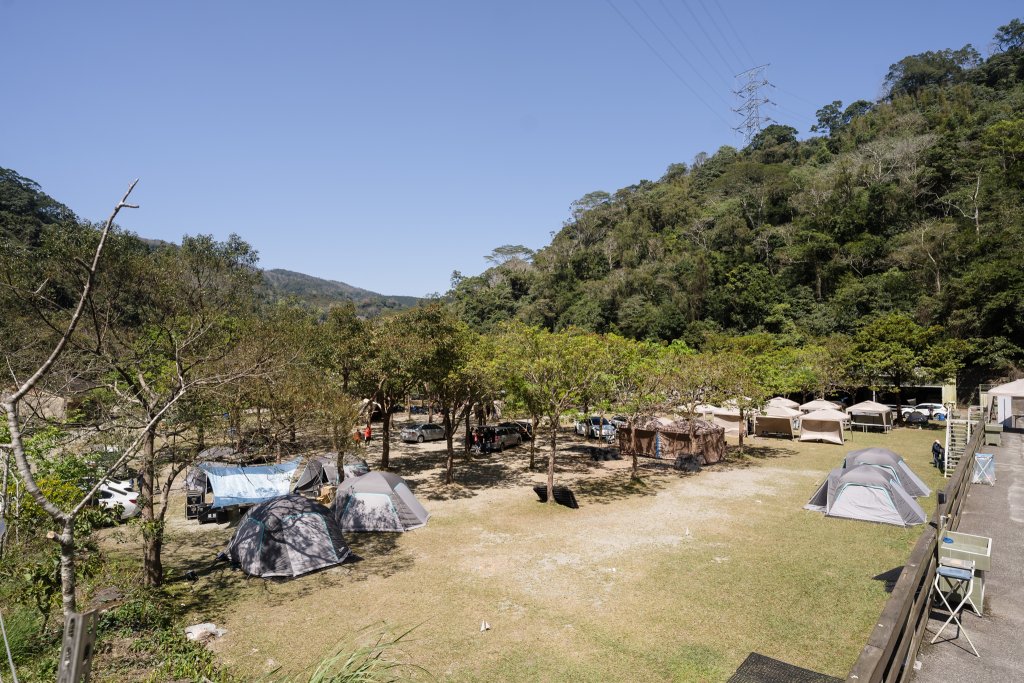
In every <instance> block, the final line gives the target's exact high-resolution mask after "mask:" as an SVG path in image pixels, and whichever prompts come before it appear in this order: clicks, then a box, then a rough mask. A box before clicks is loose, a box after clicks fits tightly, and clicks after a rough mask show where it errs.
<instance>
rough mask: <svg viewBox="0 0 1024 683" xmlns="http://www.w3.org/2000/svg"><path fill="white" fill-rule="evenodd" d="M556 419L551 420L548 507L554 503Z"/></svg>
mask: <svg viewBox="0 0 1024 683" xmlns="http://www.w3.org/2000/svg"><path fill="white" fill-rule="evenodd" d="M558 418H559V416H557V415H554V416H552V418H551V452H550V453H549V454H548V505H554V503H555V449H556V447H557V445H558Z"/></svg>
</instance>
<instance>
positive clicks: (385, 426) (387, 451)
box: [380, 412, 391, 471]
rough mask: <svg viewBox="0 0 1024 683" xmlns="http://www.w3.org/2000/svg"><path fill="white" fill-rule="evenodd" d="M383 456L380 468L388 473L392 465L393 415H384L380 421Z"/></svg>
mask: <svg viewBox="0 0 1024 683" xmlns="http://www.w3.org/2000/svg"><path fill="white" fill-rule="evenodd" d="M380 439H381V456H380V468H381V469H382V470H385V471H387V469H388V466H389V465H390V463H391V414H390V413H387V412H386V413H384V419H383V420H381V421H380Z"/></svg>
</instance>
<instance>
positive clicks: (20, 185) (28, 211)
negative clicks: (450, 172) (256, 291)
mask: <svg viewBox="0 0 1024 683" xmlns="http://www.w3.org/2000/svg"><path fill="white" fill-rule="evenodd" d="M78 221H79V219H78V218H77V217H76V216H75V214H74V212H72V211H71V210H70V209H69V208H68V207H66V206H64V205H63V204H61V203H59V202H58V201H56V200H55V199H53V198H52V197H50V196H49V195H47V194H46V193H44V192H43V191H42V189H41V188H40V187H39V185H38V183H36V182H35V181H33V180H31V179H29V178H25V177H23V176H21V175H19V174H18V173H17V172H16V171H13V170H10V169H6V168H0V248H3V249H11V250H16V251H20V252H22V253H23V254H24V257H25V258H30V254H31V251H32V249H34V248H35V246H36V245H37V242H38V239H39V236H40V234H41V232H42V230H43V229H44V228H45V227H46V226H48V225H53V224H60V223H77V222H78ZM141 241H142V242H143V243H144V244H146V245H148V246H149V247H150V248H153V249H156V248H159V247H165V246H168V245H169V244H170V243H168V242H165V241H163V240H155V239H146V238H141ZM263 277H264V280H265V281H266V283H267V287H268V289H269V292H270V297H271V299H284V298H289V297H294V298H296V299H299V300H300V301H303V302H305V303H306V304H308V305H310V306H312V307H314V308H321V309H327V308H329V307H330V305H331V304H334V303H340V302H343V301H352V302H354V303H355V305H356V310H357V312H358V313H359V314H360V315H362V316H366V317H371V316H374V315H378V314H380V313H382V312H385V311H389V310H401V309H403V308H409V307H411V306H414V305H415V304H416V303H417V302H418V301H419V299H417V298H416V297H411V296H385V295H383V294H377V293H376V292H370V291H368V290H365V289H360V288H358V287H353V286H351V285H348V284H345V283H344V282H336V281H333V280H323V279H321V278H317V277H313V276H311V275H305V274H303V273H295V272H292V271H289V270H279V269H275V270H267V271H264V272H263Z"/></svg>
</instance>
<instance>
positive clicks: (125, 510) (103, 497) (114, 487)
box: [96, 479, 142, 519]
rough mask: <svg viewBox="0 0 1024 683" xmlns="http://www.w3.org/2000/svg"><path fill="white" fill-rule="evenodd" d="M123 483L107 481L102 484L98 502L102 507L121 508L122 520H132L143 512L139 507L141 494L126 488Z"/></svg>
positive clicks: (98, 491)
mask: <svg viewBox="0 0 1024 683" xmlns="http://www.w3.org/2000/svg"><path fill="white" fill-rule="evenodd" d="M121 484H123V482H119V481H118V482H115V481H111V480H109V479H108V480H107V481H105V482H103V483H102V484H100V487H99V489H97V491H96V501H97V503H98V504H99V506H100V507H103V508H106V509H108V510H116V509H117V506H118V505H120V506H121V519H131V518H132V517H134V516H136V515H137V514H139V513H140V512H141V511H142V508H140V507H139V494H138V493H137V492H135V491H132V490H130V489H128V488H125V487H124V486H123V485H121Z"/></svg>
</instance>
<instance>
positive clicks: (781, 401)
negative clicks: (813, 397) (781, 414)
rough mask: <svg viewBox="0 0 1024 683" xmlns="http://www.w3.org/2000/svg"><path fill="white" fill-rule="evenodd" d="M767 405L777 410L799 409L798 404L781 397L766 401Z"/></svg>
mask: <svg viewBox="0 0 1024 683" xmlns="http://www.w3.org/2000/svg"><path fill="white" fill-rule="evenodd" d="M768 405H769V406H775V407H778V408H793V409H796V408H799V407H800V404H799V403H797V402H796V401H794V400H792V399H788V398H784V397H782V396H776V397H775V398H770V399H768Z"/></svg>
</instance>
